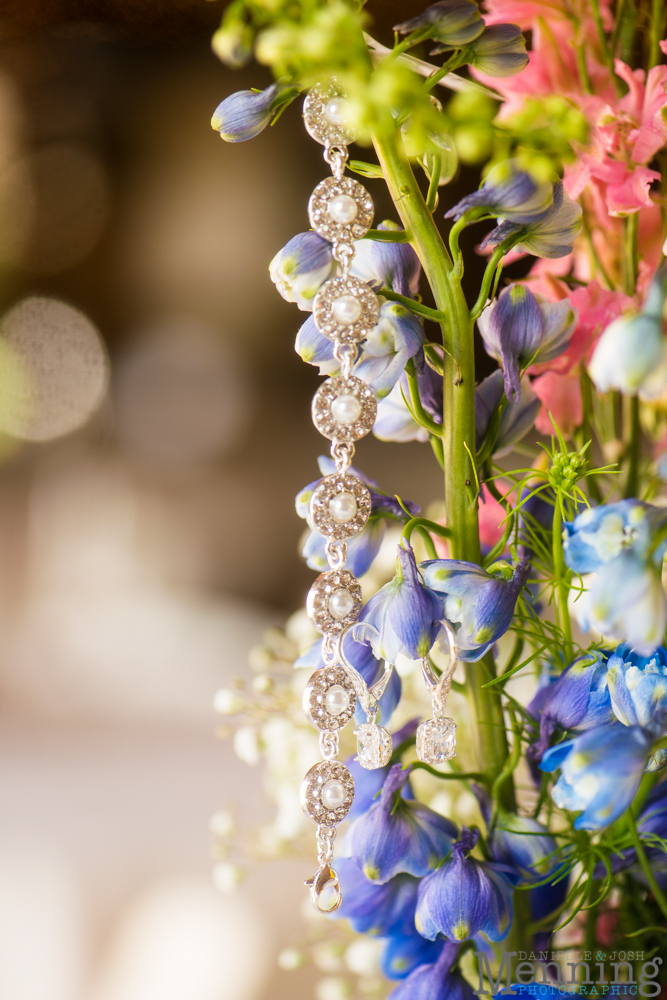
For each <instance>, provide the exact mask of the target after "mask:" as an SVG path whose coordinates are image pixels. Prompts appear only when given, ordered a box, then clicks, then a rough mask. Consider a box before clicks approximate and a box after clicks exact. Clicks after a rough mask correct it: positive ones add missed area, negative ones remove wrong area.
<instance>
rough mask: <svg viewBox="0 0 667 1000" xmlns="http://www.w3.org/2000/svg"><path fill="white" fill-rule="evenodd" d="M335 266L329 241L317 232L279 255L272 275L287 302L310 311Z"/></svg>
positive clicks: (302, 237)
mask: <svg viewBox="0 0 667 1000" xmlns="http://www.w3.org/2000/svg"><path fill="white" fill-rule="evenodd" d="M335 266H336V265H335V263H334V259H333V256H332V253H331V244H330V243H329V242H328V241H327V240H325V239H324V238H323V237H322V236H318V235H317V233H313V232H307V233H298V234H297V235H296V236H293V237H292V239H291V240H290V241H289V243H286V244H285V246H284V247H283V248H282V250H279V251H278V253H277V254H276V255H275V257H274V258H273V260H272V261H271V263H270V264H269V274H270V276H271V280H272V281H273V283H274V284H275V286H276V288H277V289H278V291H279V292H280V294H281V295H282V297H283V298H284V299H287V301H288V302H296V304H297V306H298V307H299V309H301V310H302V311H304V312H308V311H310V310H311V309H312V308H313V299H314V298H315V296H316V295H317V293H318V291H319V289H320V287H321V285H323V284H324V282H325V281H326V280H327V278H329V277H331V275H332V273H333V271H334V268H335ZM313 363H314V362H313Z"/></svg>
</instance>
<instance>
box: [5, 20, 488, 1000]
mask: <svg viewBox="0 0 667 1000" xmlns="http://www.w3.org/2000/svg"><path fill="white" fill-rule="evenodd" d="M223 6H224V5H223V4H220V3H205V2H204V0H164V2H162V3H157V2H155V3H153V2H151V0H105V2H103V3H100V2H92V0H91V2H87V3H86V2H75V0H71V2H65V0H63V2H60V0H32V2H30V0H29V2H26V0H20V2H19V0H4V2H3V4H2V11H0V52H1V60H0V388H1V389H2V392H1V393H0V396H1V397H2V399H3V400H4V403H3V404H2V406H1V407H0V428H1V429H2V432H3V433H2V435H0V712H1V718H0V744H1V746H0V817H1V818H0V997H2V1000H262V998H268V997H271V998H272V1000H280V998H282V997H285V998H287V997H288V996H289V997H310V996H312V982H311V978H310V976H311V973H310V972H309V971H308V970H305V969H304V970H301V971H300V972H297V973H289V974H288V973H286V972H282V971H280V970H278V968H277V965H276V956H277V955H278V953H279V952H280V950H281V949H283V948H284V947H285V946H286V945H289V944H290V943H291V942H294V941H295V940H297V939H298V937H299V935H300V934H301V933H302V931H303V925H302V921H303V920H304V919H305V918H304V917H303V916H302V909H301V904H302V902H303V898H304V896H305V893H304V890H303V888H302V885H301V881H302V878H303V877H305V876H306V875H307V874H309V872H308V871H306V870H303V866H301V865H300V864H299V863H297V862H290V861H276V862H271V863H259V862H258V863H257V864H256V865H255V866H254V867H253V866H252V865H251V867H250V869H249V871H248V872H247V877H246V879H245V881H244V882H243V884H242V885H241V886H240V887H239V888H238V889H237V890H236V892H235V893H233V894H230V893H225V892H224V891H221V890H224V889H225V885H224V884H219V885H218V887H215V886H214V881H213V879H212V876H211V869H212V860H211V857H210V847H209V832H208V827H209V821H210V817H211V816H212V815H213V814H215V813H216V810H219V809H220V808H223V809H224V810H226V811H224V812H223V813H219V814H218V819H217V820H214V824H213V825H214V826H215V824H216V822H217V823H218V826H219V825H220V824H222V825H223V826H224V824H225V823H226V822H227V819H225V817H226V816H228V815H229V814H230V813H229V810H231V813H232V814H233V815H234V816H235V819H234V822H235V823H236V824H237V825H238V827H239V829H240V830H241V832H242V831H243V829H244V828H245V827H250V826H252V824H254V823H257V822H258V821H259V820H260V819H261V818H262V816H263V815H265V813H266V811H267V809H268V808H269V806H268V804H267V801H266V799H265V797H264V793H263V790H262V775H261V774H259V773H257V769H255V770H252V769H248V768H246V767H245V766H244V765H243V764H242V763H241V762H240V761H239V760H238V759H237V758H236V757H235V756H234V754H233V752H232V750H231V748H230V747H229V745H228V744H227V743H224V742H220V741H216V739H215V725H216V722H215V717H214V714H213V711H212V699H213V694H214V692H215V690H216V689H217V688H218V687H220V686H221V685H223V684H229V683H233V678H241V679H243V678H244V677H247V676H249V674H248V667H247V656H248V652H249V650H250V648H251V647H252V646H254V645H255V644H256V643H258V642H259V641H260V639H261V636H262V634H263V632H264V630H265V629H266V628H267V627H269V626H271V625H275V624H280V623H282V622H284V620H285V618H286V616H287V615H288V614H289V613H291V612H292V611H293V610H294V609H295V608H297V607H299V606H300V604H302V602H303V599H304V596H305V593H306V590H307V588H308V586H309V584H310V581H311V580H312V573H311V572H310V571H309V570H308V569H307V568H306V567H305V566H304V565H303V564H302V563H301V561H300V559H299V557H298V555H297V548H298V541H299V537H300V535H301V531H302V526H303V522H301V521H299V519H298V518H297V517H296V515H295V513H294V506H293V500H294V496H295V494H296V493H297V492H298V491H299V490H300V489H301V488H302V487H303V486H304V485H305V484H306V483H308V482H310V481H312V480H313V479H314V478H315V477H316V476H317V471H316V458H317V455H318V454H321V453H322V452H323V450H324V447H323V445H324V442H323V439H321V438H320V437H319V435H318V434H317V432H316V431H315V430H314V429H313V427H312V425H311V421H310V416H309V410H310V398H311V396H312V393H313V392H314V390H315V388H316V386H317V382H318V377H317V373H316V370H315V369H312V368H310V367H308V366H306V365H304V364H303V363H302V362H301V360H300V359H299V358H298V357H297V355H296V354H295V353H294V351H293V340H294V335H295V333H296V330H297V328H298V326H299V325H300V323H301V322H302V321H303V320H304V319H305V316H304V314H300V313H298V312H297V310H296V308H295V307H294V306H292V305H288V304H287V303H285V302H284V301H283V300H282V299H280V297H279V296H278V294H277V293H276V291H275V289H274V287H273V285H272V284H271V283H270V281H269V277H268V271H267V268H268V263H269V261H270V260H271V258H272V257H273V255H274V254H275V253H276V252H277V251H278V250H279V249H280V248H281V247H282V246H283V245H284V244H285V243H286V242H287V241H288V239H290V238H291V236H293V235H294V234H295V233H296V232H298V231H301V230H303V229H305V228H307V215H306V205H307V200H308V197H309V194H310V192H311V190H312V188H313V187H314V185H315V184H316V183H317V181H318V180H320V179H321V177H322V176H323V175H324V174H325V173H326V169H325V167H324V164H323V163H322V160H321V150H320V149H319V148H318V147H316V146H315V144H314V143H313V142H311V141H310V140H308V139H307V137H306V134H305V132H304V130H303V128H302V126H301V122H300V118H299V109H298V108H297V106H296V105H295V106H294V107H292V108H291V109H289V110H288V112H287V113H286V114H285V115H284V117H283V118H282V119H281V121H280V123H279V126H278V127H276V128H275V129H268V130H267V131H266V132H265V133H263V134H262V135H261V136H260V137H259V138H257V139H256V140H254V141H253V142H252V143H247V144H240V145H236V146H228V145H225V144H223V143H222V142H221V140H220V138H219V136H218V135H217V134H216V133H214V132H213V131H212V130H211V128H210V125H209V120H210V117H211V114H212V112H213V110H214V108H215V107H216V105H217V104H218V103H219V102H220V100H222V98H223V97H225V96H226V95H227V94H229V93H230V92H231V91H232V90H236V89H242V88H247V87H250V86H253V87H263V86H266V85H267V84H268V83H269V80H268V78H267V76H266V75H265V73H264V71H263V70H261V69H259V68H252V69H250V70H247V71H243V72H241V73H238V74H232V73H230V72H229V71H228V70H226V69H224V68H223V67H222V66H221V65H220V63H219V62H218V61H217V59H216V58H215V57H214V55H213V54H212V52H211V50H210V42H209V40H210V36H211V34H212V32H213V31H214V30H215V28H216V27H217V25H218V23H219V19H220V16H221V12H222V9H223ZM421 6H423V5H421V4H413V3H395V4H394V5H393V7H392V5H391V4H384V5H383V4H379V3H377V4H376V5H375V7H376V8H377V10H376V14H378V16H379V18H380V20H381V21H383V19H384V21H383V24H384V27H383V24H382V23H381V24H380V26H379V28H380V34H382V31H383V30H385V29H386V27H387V25H390V24H391V23H393V22H394V21H395V20H396V19H397V18H398V16H402V17H406V16H410V15H411V13H413V12H414V11H413V10H412V8H413V7H415V8H416V9H419V8H420V7H421ZM370 9H371V13H373V5H372V4H371V5H370ZM369 183H370V184H371V185H372V188H371V191H372V194H373V197H374V199H375V202H376V206H377V216H376V218H377V219H378V221H379V220H380V219H381V218H383V217H390V218H395V215H394V213H393V210H392V209H391V208H390V206H389V205H388V204H387V202H386V201H385V200H383V199H384V198H385V195H384V190H383V186H382V185H381V184H380V183H378V182H376V181H371V182H369ZM476 183H477V180H476V178H475V177H474V175H473V176H467V177H463V178H461V179H459V181H457V182H456V184H455V185H453V186H452V188H451V189H447V190H446V191H445V198H446V200H447V202H448V203H451V202H453V201H454V200H456V198H457V197H458V195H459V194H460V192H461V191H462V190H463V189H464V188H465V189H466V190H469V189H470V187H471V186H475V185H476ZM443 207H446V206H444V205H443ZM359 453H360V456H359V460H360V464H361V465H362V466H363V469H364V471H365V472H366V473H367V474H368V475H369V476H372V477H373V478H375V479H376V480H377V481H378V482H379V484H380V486H381V487H382V488H384V489H385V490H387V491H389V492H392V493H394V492H398V493H400V494H402V495H404V496H409V497H410V498H411V499H413V500H415V501H417V502H419V503H421V504H427V503H428V502H430V501H431V500H433V499H434V498H437V497H438V496H439V495H440V493H441V483H440V477H439V475H438V471H437V467H436V465H435V463H434V461H433V459H432V456H431V453H430V449H429V447H428V446H427V445H419V444H412V445H391V444H380V443H379V442H377V441H375V440H374V439H366V440H365V441H364V442H362V444H361V446H360V448H359ZM221 816H222V819H221V818H220V817H221ZM224 881H225V880H224V878H222V879H220V878H218V882H219V883H224ZM230 881H234V878H233V877H232V875H230Z"/></svg>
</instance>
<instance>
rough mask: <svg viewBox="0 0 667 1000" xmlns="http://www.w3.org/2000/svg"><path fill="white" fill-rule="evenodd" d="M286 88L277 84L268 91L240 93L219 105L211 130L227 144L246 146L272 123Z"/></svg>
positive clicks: (212, 120) (227, 98) (241, 91)
mask: <svg viewBox="0 0 667 1000" xmlns="http://www.w3.org/2000/svg"><path fill="white" fill-rule="evenodd" d="M283 89H284V88H283V87H282V86H281V85H280V84H278V83H274V84H272V85H271V86H270V87H267V89H266V90H261V91H259V92H256V91H254V90H239V91H237V92H236V93H235V94H230V95H229V97H226V98H225V99H224V101H222V102H221V103H220V104H218V106H217V108H216V109H215V111H214V112H213V117H212V118H211V127H212V128H214V129H215V131H216V132H219V133H220V135H221V136H222V138H223V139H224V140H225V142H245V140H246V139H254V138H255V136H256V135H259V133H260V132H263V131H264V129H265V128H266V126H267V125H268V124H269V122H270V121H271V118H272V115H273V112H274V110H275V103H276V98H279V97H280V93H281V91H282V90H283Z"/></svg>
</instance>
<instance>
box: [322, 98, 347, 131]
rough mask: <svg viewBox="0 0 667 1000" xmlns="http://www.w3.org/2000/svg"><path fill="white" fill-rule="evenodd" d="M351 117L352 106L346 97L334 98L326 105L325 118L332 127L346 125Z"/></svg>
mask: <svg viewBox="0 0 667 1000" xmlns="http://www.w3.org/2000/svg"><path fill="white" fill-rule="evenodd" d="M349 115H350V105H349V102H348V101H346V100H345V98H344V97H332V98H331V100H329V101H327V103H326V104H325V105H324V117H325V118H326V120H327V121H328V122H331V124H332V125H345V123H346V121H347V119H348V118H349Z"/></svg>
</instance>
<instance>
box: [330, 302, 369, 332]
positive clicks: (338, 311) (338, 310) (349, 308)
mask: <svg viewBox="0 0 667 1000" xmlns="http://www.w3.org/2000/svg"><path fill="white" fill-rule="evenodd" d="M362 308H363V307H362V305H361V302H360V301H359V299H357V298H356V297H355V296H354V295H339V296H338V298H337V299H334V300H333V302H332V303H331V312H332V313H333V315H334V317H335V319H336V320H337V321H338V322H339V323H342V324H343V326H350V325H351V324H352V323H356V322H357V320H358V319H359V317H360V316H361V311H362Z"/></svg>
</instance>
